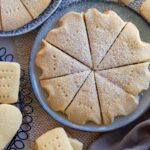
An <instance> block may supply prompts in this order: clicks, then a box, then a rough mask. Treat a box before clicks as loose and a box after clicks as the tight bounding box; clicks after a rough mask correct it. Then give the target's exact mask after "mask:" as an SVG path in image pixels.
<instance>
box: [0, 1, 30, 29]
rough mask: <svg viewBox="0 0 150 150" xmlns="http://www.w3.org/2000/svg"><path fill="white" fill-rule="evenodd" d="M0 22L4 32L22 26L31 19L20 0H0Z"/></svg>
mask: <svg viewBox="0 0 150 150" xmlns="http://www.w3.org/2000/svg"><path fill="white" fill-rule="evenodd" d="M0 2H1V20H2V28H3V30H4V31H10V30H14V29H16V28H19V27H21V26H24V25H25V24H27V23H28V22H30V21H31V20H32V17H31V16H30V14H29V13H28V11H27V10H26V8H25V7H24V6H23V4H22V3H21V1H20V0H1V1H0Z"/></svg>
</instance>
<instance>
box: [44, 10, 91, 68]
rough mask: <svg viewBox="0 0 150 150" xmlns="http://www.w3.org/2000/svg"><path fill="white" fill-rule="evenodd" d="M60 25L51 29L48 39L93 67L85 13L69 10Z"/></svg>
mask: <svg viewBox="0 0 150 150" xmlns="http://www.w3.org/2000/svg"><path fill="white" fill-rule="evenodd" d="M58 25H59V27H58V28H55V29H53V30H51V31H49V33H48V34H47V37H46V40H47V41H48V42H49V43H51V44H53V45H55V46H56V47H58V48H60V49H61V50H63V51H64V52H66V53H68V54H69V55H71V56H73V57H74V58H76V59H78V60H79V61H81V62H83V63H84V64H86V65H88V66H90V67H92V60H91V54H90V48H89V43H88V37H87V33H86V27H85V23H84V19H83V14H82V13H76V12H69V13H67V14H65V15H64V16H63V17H62V18H61V19H60V20H59V22H58Z"/></svg>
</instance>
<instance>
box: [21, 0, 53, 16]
mask: <svg viewBox="0 0 150 150" xmlns="http://www.w3.org/2000/svg"><path fill="white" fill-rule="evenodd" d="M21 1H22V3H23V4H24V6H25V7H26V9H27V10H28V11H29V12H30V14H31V15H32V17H33V18H36V17H38V16H39V15H40V14H41V13H42V12H43V11H44V10H45V9H46V8H47V7H48V5H49V4H50V2H51V0H21Z"/></svg>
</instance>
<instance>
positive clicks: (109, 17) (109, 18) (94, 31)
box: [85, 8, 126, 68]
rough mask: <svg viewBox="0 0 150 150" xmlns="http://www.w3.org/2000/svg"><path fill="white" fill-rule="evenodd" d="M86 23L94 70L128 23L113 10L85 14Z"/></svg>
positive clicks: (92, 11)
mask: <svg viewBox="0 0 150 150" xmlns="http://www.w3.org/2000/svg"><path fill="white" fill-rule="evenodd" d="M85 21H86V25H87V31H88V35H89V40H90V46H91V51H92V57H93V63H94V68H97V66H98V65H99V63H100V62H101V61H102V59H103V57H104V56H105V54H106V53H107V51H108V50H109V48H110V47H111V45H112V44H113V42H114V41H115V39H116V38H117V36H118V35H119V33H120V32H121V30H122V29H123V27H124V26H125V24H126V23H125V22H124V21H123V20H122V19H121V18H120V17H119V16H118V15H117V14H116V13H115V12H114V11H112V10H108V11H105V12H104V13H101V12H99V11H98V10H97V9H95V8H92V9H89V10H88V11H87V12H86V13H85Z"/></svg>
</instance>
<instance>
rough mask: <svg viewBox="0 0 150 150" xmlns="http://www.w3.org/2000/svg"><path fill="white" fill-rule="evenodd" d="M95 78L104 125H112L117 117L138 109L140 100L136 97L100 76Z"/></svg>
mask: <svg viewBox="0 0 150 150" xmlns="http://www.w3.org/2000/svg"><path fill="white" fill-rule="evenodd" d="M95 76H96V84H97V89H98V95H99V100H100V105H101V111H102V118H103V123H104V124H110V123H112V122H113V121H114V118H115V117H118V116H123V115H129V114H130V113H132V112H133V111H134V110H135V109H136V107H137V105H138V100H137V99H136V98H135V97H134V96H132V95H130V94H128V93H126V92H125V91H124V90H122V89H121V88H119V87H118V86H116V85H115V84H113V83H111V82H110V81H108V80H107V79H105V78H103V77H101V76H99V75H98V74H95Z"/></svg>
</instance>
